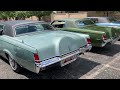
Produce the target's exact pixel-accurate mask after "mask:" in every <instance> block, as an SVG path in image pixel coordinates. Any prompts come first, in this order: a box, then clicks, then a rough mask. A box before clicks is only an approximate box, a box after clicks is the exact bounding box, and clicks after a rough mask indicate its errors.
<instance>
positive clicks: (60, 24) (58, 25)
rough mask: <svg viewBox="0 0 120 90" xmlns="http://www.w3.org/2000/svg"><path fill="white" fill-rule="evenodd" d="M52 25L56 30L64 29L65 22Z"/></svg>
mask: <svg viewBox="0 0 120 90" xmlns="http://www.w3.org/2000/svg"><path fill="white" fill-rule="evenodd" d="M51 25H52V26H53V27H55V28H64V27H65V21H54V22H53V23H52V24H51Z"/></svg>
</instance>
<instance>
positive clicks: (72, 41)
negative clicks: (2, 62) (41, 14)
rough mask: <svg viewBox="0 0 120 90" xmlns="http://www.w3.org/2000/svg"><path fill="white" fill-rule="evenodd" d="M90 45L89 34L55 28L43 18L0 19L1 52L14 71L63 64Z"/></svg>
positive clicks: (77, 55)
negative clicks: (34, 19)
mask: <svg viewBox="0 0 120 90" xmlns="http://www.w3.org/2000/svg"><path fill="white" fill-rule="evenodd" d="M91 48H92V46H91V42H90V37H89V35H85V34H77V33H72V32H66V31H60V30H56V29H54V28H53V26H51V25H49V24H47V23H46V22H44V21H30V20H17V21H5V22H0V55H1V56H3V57H4V58H6V59H7V60H9V64H10V66H11V68H12V70H13V71H15V72H20V71H21V70H22V68H25V69H27V70H30V71H32V72H35V73H39V72H40V71H42V70H45V69H46V68H48V67H49V66H54V65H59V66H61V67H62V66H65V65H67V64H69V63H71V62H73V61H75V60H76V59H77V58H78V57H79V55H80V54H82V53H84V52H87V51H89V50H90V49H91Z"/></svg>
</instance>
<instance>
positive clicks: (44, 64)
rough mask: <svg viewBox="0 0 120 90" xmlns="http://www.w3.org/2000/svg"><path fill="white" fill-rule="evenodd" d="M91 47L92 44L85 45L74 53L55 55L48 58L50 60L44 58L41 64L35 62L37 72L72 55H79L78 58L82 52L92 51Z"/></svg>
mask: <svg viewBox="0 0 120 90" xmlns="http://www.w3.org/2000/svg"><path fill="white" fill-rule="evenodd" d="M91 48H92V45H91V44H88V45H87V46H84V47H82V48H80V49H79V50H77V51H76V52H74V53H72V54H69V55H67V56H65V57H63V58H60V57H54V58H51V59H48V60H44V61H42V62H40V64H38V63H36V64H35V70H36V71H35V72H36V73H39V72H40V71H42V70H44V69H45V67H47V66H49V65H52V64H55V63H58V62H61V61H62V60H64V59H66V58H69V57H71V56H74V55H77V58H78V57H79V55H80V54H82V53H84V52H86V51H90V50H91ZM77 58H76V59H77Z"/></svg>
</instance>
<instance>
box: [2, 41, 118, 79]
mask: <svg viewBox="0 0 120 90" xmlns="http://www.w3.org/2000/svg"><path fill="white" fill-rule="evenodd" d="M0 79H120V41H117V42H116V43H115V44H113V45H108V46H106V47H104V48H93V49H92V50H91V51H90V52H87V53H85V54H84V55H80V57H79V58H78V59H77V60H76V61H75V62H73V63H71V64H68V65H66V66H64V67H62V68H61V67H52V68H49V69H47V70H45V71H42V72H41V73H40V74H35V73H33V72H30V71H28V70H25V69H24V70H23V72H22V73H20V74H17V73H15V72H13V71H12V69H11V68H10V66H9V64H8V62H7V61H6V60H5V59H4V58H2V57H0Z"/></svg>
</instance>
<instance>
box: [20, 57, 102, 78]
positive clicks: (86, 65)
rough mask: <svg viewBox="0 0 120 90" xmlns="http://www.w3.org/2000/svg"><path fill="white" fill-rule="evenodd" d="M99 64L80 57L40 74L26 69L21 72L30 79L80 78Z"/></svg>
mask: <svg viewBox="0 0 120 90" xmlns="http://www.w3.org/2000/svg"><path fill="white" fill-rule="evenodd" d="M98 65H100V63H97V62H93V61H90V60H87V59H84V58H78V59H77V60H76V61H75V62H73V63H71V64H68V65H66V66H64V67H57V66H56V67H52V68H49V69H47V70H44V71H42V72H40V73H39V74H35V73H33V72H30V71H28V70H26V69H24V71H23V72H22V73H21V74H22V75H25V76H26V77H27V78H29V79H78V78H80V77H81V76H83V75H84V74H86V73H88V72H89V71H90V70H92V69H93V68H95V67H96V66H98Z"/></svg>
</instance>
